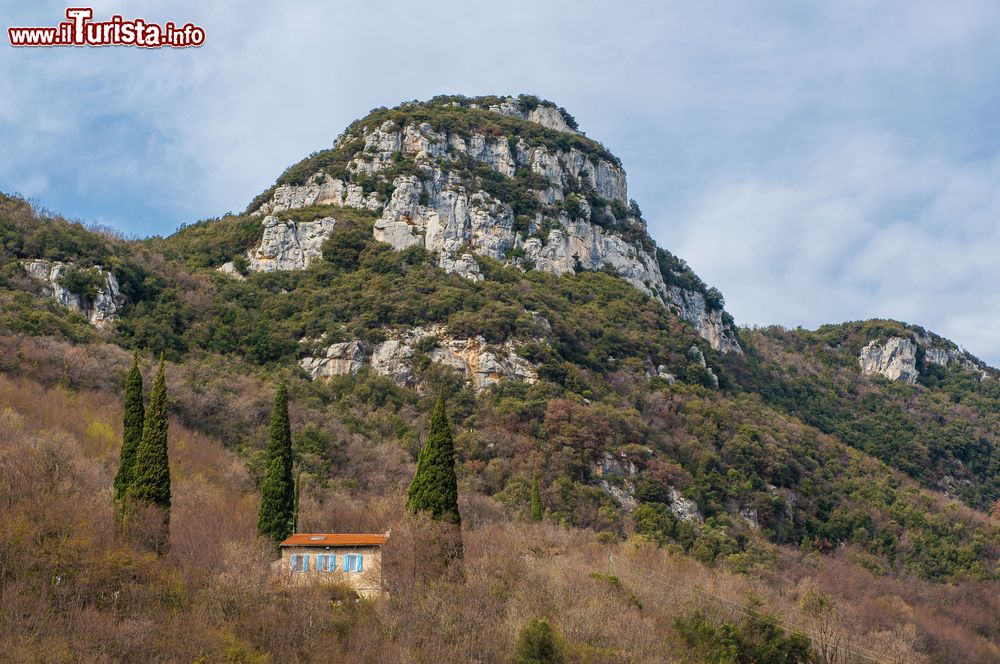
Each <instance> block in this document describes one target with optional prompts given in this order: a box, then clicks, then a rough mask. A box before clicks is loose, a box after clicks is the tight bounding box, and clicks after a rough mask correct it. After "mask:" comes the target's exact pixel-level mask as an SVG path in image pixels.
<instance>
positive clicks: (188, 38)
mask: <svg viewBox="0 0 1000 664" xmlns="http://www.w3.org/2000/svg"><path fill="white" fill-rule="evenodd" d="M66 18H67V19H68V20H66V21H63V22H61V23H60V24H59V25H57V26H56V27H53V28H7V36H8V37H10V45H11V46H140V47H142V48H167V47H169V48H186V47H188V46H201V45H202V44H204V43H205V30H204V29H202V28H200V27H198V26H197V25H194V24H193V23H187V24H185V25H184V26H181V27H178V26H177V25H176V24H175V23H173V22H172V21H170V22H167V23H165V24H163V25H159V24H158V23H147V22H146V21H145V20H143V19H141V18H135V19H132V20H130V21H127V20H125V19H124V18H122V17H121V16H118V15H117V14H116V15H115V16H112V17H111V19H110V20H108V21H92V20H91V19H92V18H94V10H93V9H90V8H89V7H70V8H69V9H67V10H66Z"/></svg>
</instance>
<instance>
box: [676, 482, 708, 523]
mask: <svg viewBox="0 0 1000 664" xmlns="http://www.w3.org/2000/svg"><path fill="white" fill-rule="evenodd" d="M668 492H669V496H670V503H669V507H670V511H671V512H673V513H674V516H676V517H677V518H678V519H680V520H681V521H694V522H696V523H701V522H702V521H704V520H705V519H704V517H703V516H702V515H701V511H700V510H699V509H698V503H696V502H694V501H693V500H691V499H690V498H685V497H684V496H682V495H681V492H680V491H678V490H677V489H675V488H674V487H668Z"/></svg>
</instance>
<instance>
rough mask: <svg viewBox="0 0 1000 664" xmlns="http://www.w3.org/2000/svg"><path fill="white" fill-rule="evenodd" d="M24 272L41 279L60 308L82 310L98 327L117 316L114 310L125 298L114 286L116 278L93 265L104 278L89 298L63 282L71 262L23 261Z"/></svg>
mask: <svg viewBox="0 0 1000 664" xmlns="http://www.w3.org/2000/svg"><path fill="white" fill-rule="evenodd" d="M21 265H22V267H23V268H24V271H25V272H26V273H27V274H28V276H29V277H31V278H32V279H37V280H38V281H43V282H45V283H46V286H47V288H48V291H49V293H48V294H49V296H50V297H51V298H52V299H54V300H56V301H57V302H59V303H60V304H61V305H63V306H64V307H67V308H69V309H72V310H73V311H79V312H81V313H83V314H84V315H85V316H86V317H87V320H88V321H90V324H91V325H93V326H94V327H96V328H98V329H103V328H105V327H107V325H108V324H109V323H111V322H112V321H114V320H115V319H116V318H117V313H118V310H119V309H121V307H122V305H123V304H124V303H125V297H124V296H123V295H122V293H121V291H120V290H119V287H118V280H117V279H116V278H115V275H114V274H112V273H111V272H107V271H105V270H103V269H101V268H100V267H97V266H94V267H93V268H92V269H93V270H94V271H96V272H98V273H99V274H100V275H101V276H102V277H103V278H104V284H103V286H101V287H100V288H98V290H97V293H96V294H95V295H94V296H93V298H90V297H87V296H85V295H80V294H77V293H73V292H71V291H70V290H69V289H68V288H66V286H64V285H63V280H64V278H65V276H66V273H67V271H68V270H69V269H70V268H72V267H73V266H72V265H69V264H67V263H62V262H59V261H47V260H26V261H22V263H21Z"/></svg>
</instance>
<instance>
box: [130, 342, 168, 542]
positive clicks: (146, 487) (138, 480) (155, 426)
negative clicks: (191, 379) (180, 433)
mask: <svg viewBox="0 0 1000 664" xmlns="http://www.w3.org/2000/svg"><path fill="white" fill-rule="evenodd" d="M126 501H127V502H128V509H129V511H130V512H132V511H133V510H134V511H139V510H143V509H145V508H150V507H152V508H155V509H157V510H159V512H160V514H159V517H158V518H159V522H158V525H157V527H156V528H157V531H156V532H153V533H150V535H149V536H150V539H151V543H152V544H153V547H154V548H155V549H157V550H162V549H163V547H164V546H165V545H166V541H167V533H168V530H169V526H170V459H169V457H168V455H167V379H166V376H165V374H164V366H163V357H162V356H161V357H160V366H159V368H158V369H157V370H156V380H154V381H153V389H152V391H151V392H150V394H149V408H147V409H146V418H145V423H144V424H143V428H142V440H141V441H140V442H139V447H138V449H137V450H136V453H135V463H134V464H133V467H132V481H131V485H130V486H129V488H128V489H127V492H126Z"/></svg>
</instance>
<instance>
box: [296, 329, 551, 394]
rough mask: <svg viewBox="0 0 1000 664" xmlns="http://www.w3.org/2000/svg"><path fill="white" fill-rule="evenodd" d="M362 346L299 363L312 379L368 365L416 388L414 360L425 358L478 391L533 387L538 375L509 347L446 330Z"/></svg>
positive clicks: (412, 332) (333, 349)
mask: <svg viewBox="0 0 1000 664" xmlns="http://www.w3.org/2000/svg"><path fill="white" fill-rule="evenodd" d="M368 350H369V349H368V347H367V346H366V345H365V344H364V343H362V342H360V341H351V342H346V343H337V344H332V345H331V346H329V347H328V348H327V349H326V350H325V352H324V354H323V355H321V356H319V357H306V358H303V359H302V360H301V361H300V362H299V363H300V365H301V366H302V368H303V369H305V370H306V371H307V372H308V373H309V375H310V376H312V377H313V378H324V377H329V376H337V375H344V374H354V373H357V372H358V371H360V370H361V368H362V367H363V366H364V364H365V363H366V362H367V363H368V364H369V365H370V366H371V369H372V371H375V372H376V373H379V374H382V375H384V376H388V377H390V378H392V379H393V380H394V381H396V382H397V383H399V384H401V385H410V386H412V385H414V382H415V381H414V373H413V360H414V356H415V355H417V354H418V353H425V354H426V356H427V358H428V359H429V360H430V361H431V362H436V363H438V364H443V365H445V366H449V367H452V368H454V369H458V370H459V371H462V372H464V373H465V375H466V376H467V377H468V379H469V381H470V382H471V383H472V386H473V387H474V388H475V389H476V391H481V390H483V389H486V388H487V387H489V386H490V385H495V384H496V383H498V382H500V381H501V380H504V379H509V380H522V381H525V382H528V383H533V382H535V381H536V380H538V374H537V373H536V372H535V368H534V367H533V366H531V364H530V363H529V362H528V361H527V360H525V359H524V358H522V357H520V356H519V355H517V353H516V348H515V346H514V345H513V344H512V343H510V342H507V343H504V344H501V345H491V344H488V343H487V342H486V340H485V339H483V338H482V337H475V338H472V339H464V338H457V337H451V336H449V335H448V334H447V332H446V329H445V327H444V326H443V325H436V326H430V327H426V328H425V327H413V328H410V329H408V330H403V331H400V332H396V333H394V334H393V335H392V336H391V337H390V338H388V339H386V340H385V341H383V342H382V343H380V344H377V345H375V346H374V347H372V348H371V352H370V353H369V352H368Z"/></svg>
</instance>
